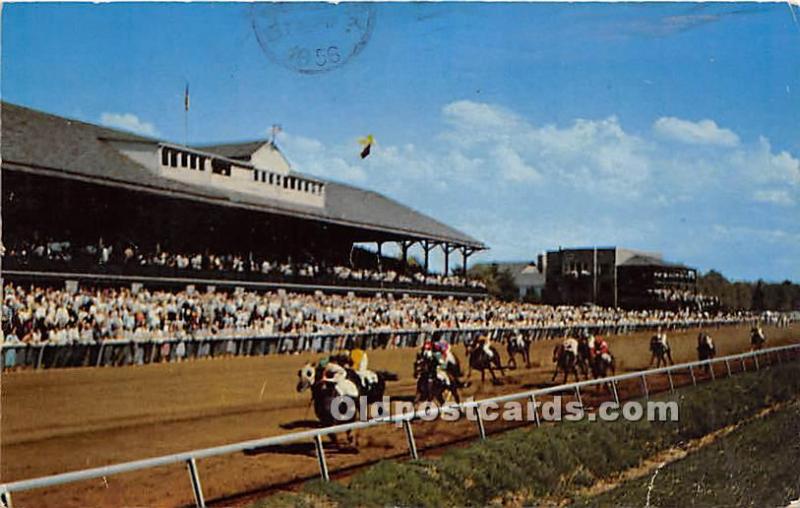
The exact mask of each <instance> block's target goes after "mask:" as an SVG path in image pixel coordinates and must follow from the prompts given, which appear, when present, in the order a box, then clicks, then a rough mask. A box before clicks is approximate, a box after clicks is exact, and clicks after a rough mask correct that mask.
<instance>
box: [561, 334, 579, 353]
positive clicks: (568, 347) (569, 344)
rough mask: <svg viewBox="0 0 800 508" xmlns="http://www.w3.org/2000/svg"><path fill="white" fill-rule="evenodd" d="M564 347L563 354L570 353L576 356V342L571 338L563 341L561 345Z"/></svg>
mask: <svg viewBox="0 0 800 508" xmlns="http://www.w3.org/2000/svg"><path fill="white" fill-rule="evenodd" d="M562 345H563V346H564V352H567V351H570V352H571V353H572V354H573V355H575V357H577V356H578V341H577V340H575V339H573V338H572V337H567V338H566V339H564V342H563V344H562Z"/></svg>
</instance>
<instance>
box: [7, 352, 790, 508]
mask: <svg viewBox="0 0 800 508" xmlns="http://www.w3.org/2000/svg"><path fill="white" fill-rule="evenodd" d="M799 353H800V344H792V345H788V346H779V347H772V348H766V349H761V350H757V351H749V352H746V353H739V354H734V355H728V356H722V357H718V358H714V359H710V360H704V361H695V362H687V363H681V364H677V365H670V366H667V367H661V368H657V369H648V370H643V371H638V372H630V373H627V374H619V375H616V376H610V377H606V378H601V379H588V380H585V381H578V382H575V383H568V384H562V385H555V386H551V387H548V388H540V389H536V390H529V391H523V392H516V393H512V394H508V395H501V396H497V397H491V398H487V399H482V400H477V401H469V402H464V403H461V404H449V407H451V408H458V409H460V410H462V411H466V410H467V409H468V408H474V409H475V414H476V416H477V418H476V423H477V428H478V429H477V430H478V435H479V437H480V439H481V440H484V439H486V437H487V436H486V430H485V426H484V421H483V417H482V416H481V413H482V412H481V411H480V407H481V406H484V405H487V404H503V403H506V402H510V401H514V400H521V399H529V400H530V401H531V402H532V404H533V407H534V408H536V407H537V397H542V396H545V395H548V394H554V393H560V392H572V391H574V393H575V396H576V399H577V401H578V402H579V404H581V405H582V402H581V400H582V399H581V389H583V388H586V387H589V386H595V385H606V384H610V385H611V387H612V393H613V397H614V399H615V401H616V403H617V404H619V403H620V399H619V392H618V389H617V384H618V383H620V382H621V381H626V380H632V379H638V380H640V381H641V386H642V396H644V397H645V398H649V396H650V389H649V386H648V383H647V378H648V376H654V375H660V374H666V375H667V377H668V379H669V387H670V391H671V392H674V391H675V385H674V382H673V374H674V373H676V372H678V371H687V370H688V372H689V374H690V375H691V378H692V384H693V385H696V384H697V382H698V379H697V376H696V375H695V369H698V368H703V367H706V366H708V367H709V372H710V379H711V381H715V380H716V379H717V376H716V374H715V373H714V369H713V365H719V364H724V365H725V367H726V369H725V372H726V375H727V377H731V376H732V375H733V371H732V369H731V364H732V363H735V362H739V363H740V365H741V369H740V372H744V371H746V370H747V367H746V361H747V360H751V359H752V365H753V368H754V369H755V370H759V369H761V368H762V363H763V362H768V363H769V364H770V365H771V364H772V363H773V362H775V361H777V362H778V363H781V362H784V361H790V360H792V359H795V360H796V359H797V358H798V356H800V354H799ZM759 360H761V361H759ZM435 411H438V410H435ZM423 416H425V417H428V416H430V413H425V412H424V411H422V410H418V411H414V412H408V413H403V414H399V415H394V416H390V417H384V418H376V419H372V420H367V421H359V422H354V423H347V424H341V425H334V426H331V427H325V428H322V429H314V430H307V431H303V432H294V433H290V434H284V435H280V436H273V437H267V438H262V439H254V440H250V441H242V442H238V443H233V444H228V445H223V446H215V447H212V448H204V449H198V450H191V451H187V452H183V453H176V454H172V455H164V456H160V457H153V458H148V459H142V460H135V461H131V462H123V463H120V464H114V465H110V466H102V467H96V468H91V469H84V470H81V471H72V472H68V473H61V474H56V475H52V476H44V477H40V478H33V479H29V480H20V481H15V482H9V483H4V484H0V501H1V502H2V503H3V504H4V505H5V506H6V507H8V508H11V507H12V500H11V499H12V498H11V495H12V493H14V492H22V491H28V490H34V489H41V488H45V487H52V486H56V485H62V484H66V483H73V482H79V481H83V480H90V479H93V478H101V477H105V476H111V475H115V474H121V473H130V472H133V471H138V470H142V469H150V468H154V467H159V466H164V465H170V464H176V463H181V462H182V463H185V464H186V466H187V469H188V472H189V479H190V481H191V485H192V491H193V493H194V499H195V504H196V506H198V507H202V508H204V507H205V506H206V502H205V498H204V495H203V488H202V484H201V483H200V475H199V473H198V470H197V461H198V460H200V459H205V458H208V457H215V456H219V455H228V454H233V453H239V452H244V451H247V450H253V449H257V448H262V447H268V446H275V445H284V444H287V443H297V442H308V441H313V443H314V446H315V449H316V455H317V459H318V462H319V469H320V476H321V477H322V478H323V479H324V480H326V481H327V480H329V479H330V473H329V469H328V464H327V461H326V457H325V449H324V447H323V445H322V438H323V437H324V436H327V435H329V434H333V433H340V432H346V431H349V430H359V429H364V428H368V427H374V426H378V425H390V424H394V425H398V424H399V425H398V426H402V428H403V430H404V432H405V435H406V438H407V444H408V449H409V454H410V456H411V458H413V459H417V458H419V455H418V452H417V446H416V441H415V439H414V433H413V429H412V425H411V423H412V421H413V420H415V419H419V418H420V417H423ZM534 421H535V424H536V425H537V426H540V425H541V421H540V419H539V416H538V412H535V419H534Z"/></svg>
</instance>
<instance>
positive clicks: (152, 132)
mask: <svg viewBox="0 0 800 508" xmlns="http://www.w3.org/2000/svg"><path fill="white" fill-rule="evenodd" d="M100 123H101V124H103V125H105V126H108V127H114V128H117V129H122V130H125V131H129V132H135V133H136V134H143V135H145V136H157V135H158V130H157V129H156V128H155V126H154V125H153V124H152V123H150V122H143V121H142V120H140V119H139V117H138V116H136V115H134V114H133V113H103V114H101V115H100Z"/></svg>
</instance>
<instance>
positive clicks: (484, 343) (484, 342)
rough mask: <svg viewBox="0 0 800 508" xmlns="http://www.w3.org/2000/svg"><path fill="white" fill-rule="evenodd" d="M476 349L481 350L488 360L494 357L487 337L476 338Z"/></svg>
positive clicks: (490, 342)
mask: <svg viewBox="0 0 800 508" xmlns="http://www.w3.org/2000/svg"><path fill="white" fill-rule="evenodd" d="M478 347H481V348H483V352H484V353H486V356H488V357H489V358H493V357H494V352H493V351H492V339H490V338H489V336H488V335H481V336H480V337H479V338H478Z"/></svg>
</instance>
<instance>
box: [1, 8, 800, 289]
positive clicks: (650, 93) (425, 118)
mask: <svg viewBox="0 0 800 508" xmlns="http://www.w3.org/2000/svg"><path fill="white" fill-rule="evenodd" d="M367 20H369V21H367ZM799 23H800V9H795V10H794V11H793V10H792V8H791V7H789V6H788V5H787V4H786V3H774V4H770V3H767V4H737V3H732V4H695V3H692V4H689V3H666V4H524V3H516V4H499V3H471V4H454V3H435V4H433V3H426V4H422V3H414V4H396V3H395V4H371V5H344V4H340V5H338V6H334V5H320V4H302V5H293V6H285V5H278V4H230V3H227V4H211V3H204V4H191V3H182V4H158V3H156V4H153V3H148V4H94V5H93V4H69V5H67V4H8V3H6V4H4V5H3V9H2V64H1V65H2V68H1V70H2V81H1V82H0V91H1V93H2V97H3V100H5V101H8V102H12V103H16V104H21V105H25V106H28V107H32V108H35V109H40V110H44V111H47V112H51V113H55V114H59V115H64V116H68V117H72V118H76V119H80V120H84V121H88V122H94V123H102V124H105V125H108V126H112V127H118V128H123V129H126V130H131V131H134V132H139V133H144V134H148V135H151V136H156V137H159V138H162V139H166V140H170V141H174V142H181V143H182V142H184V141H188V142H189V143H190V144H192V143H197V144H199V143H212V142H227V141H243V140H252V139H257V138H264V137H267V136H269V134H270V130H271V126H272V125H274V124H279V125H280V126H281V129H282V130H281V132H280V133H279V134H278V135H277V143H278V146H279V147H280V148H281V150H282V151H283V152H284V154H285V155H286V156H287V158H288V159H289V160H290V162H291V164H292V166H293V168H294V169H295V170H297V171H301V172H305V173H311V174H314V175H317V176H320V177H324V178H328V179H332V180H338V181H343V182H347V183H352V184H355V185H358V186H361V187H366V188H369V189H372V190H375V191H378V192H381V193H383V194H386V195H388V196H390V197H392V198H395V199H397V200H399V201H401V202H403V203H405V204H407V205H409V206H411V207H413V208H415V209H417V210H419V211H422V212H424V213H427V214H429V215H431V216H433V217H435V218H438V219H440V220H442V221H443V222H445V223H447V224H450V225H452V226H454V227H456V228H458V229H460V230H462V231H464V232H466V233H468V234H469V235H471V236H473V237H475V238H477V239H479V240H481V241H483V242H485V243H486V244H487V245H488V246H489V247H490V250H489V251H486V252H483V253H480V254H478V255H476V256H474V258H473V259H475V260H478V261H488V260H492V261H502V260H533V259H535V258H536V254H537V253H539V252H542V251H545V250H549V249H556V248H558V247H565V248H566V247H574V246H592V245H597V246H608V245H619V246H624V247H629V248H638V249H643V250H648V251H659V252H661V253H662V254H663V255H664V257H665V258H666V259H668V260H672V261H678V262H682V263H686V264H688V265H690V266H695V267H697V268H699V269H700V270H703V271H706V270H709V269H712V268H713V269H717V270H720V271H722V272H723V273H724V274H725V275H726V276H728V277H729V278H732V279H746V280H755V279H758V278H763V279H765V280H771V281H782V280H784V279H791V280H794V281H800V220H798V219H800V24H799ZM276 27H277V28H276ZM331 48H334V49H331ZM320 51H321V53H320ZM304 52H305V53H304ZM320 64H322V65H321V66H320ZM315 65H316V67H315ZM309 69H310V70H315V71H320V72H302V71H308V70H309ZM187 83H188V84H189V90H190V111H189V114H188V129H186V128H185V124H184V120H185V115H184V91H185V87H186V84H187ZM367 134H372V135H373V136H374V138H375V140H376V144H375V146H374V147H373V150H372V153H371V155H370V156H369V157H368V158H366V159H365V160H361V159H360V158H359V152H360V150H361V146H360V145H359V144H358V139H359V138H361V137H363V136H365V135H367Z"/></svg>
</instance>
